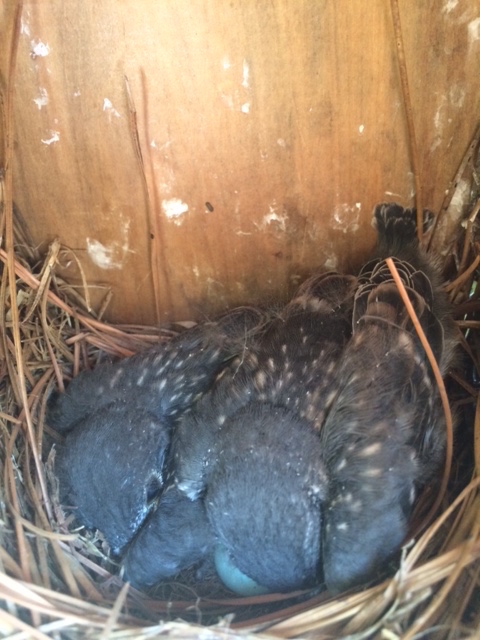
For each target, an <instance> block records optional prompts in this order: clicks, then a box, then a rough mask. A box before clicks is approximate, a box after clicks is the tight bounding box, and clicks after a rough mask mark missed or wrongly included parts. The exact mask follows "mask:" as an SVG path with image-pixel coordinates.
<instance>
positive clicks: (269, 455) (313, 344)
mask: <svg viewBox="0 0 480 640" xmlns="http://www.w3.org/2000/svg"><path fill="white" fill-rule="evenodd" d="M355 287H356V278H355V277H353V276H341V275H338V274H334V273H328V274H324V275H321V276H316V277H314V278H312V279H310V280H308V281H307V282H306V283H305V284H304V285H303V286H302V287H301V288H300V290H299V291H298V292H297V294H296V296H295V297H294V299H293V300H292V301H291V302H290V303H289V304H288V305H287V307H286V308H285V309H284V311H283V312H282V313H280V314H279V315H278V317H276V318H275V319H274V320H272V322H271V323H270V324H269V325H268V326H267V327H266V329H265V331H264V332H262V333H260V334H259V335H257V336H255V339H254V340H252V341H251V342H249V343H248V344H246V345H245V346H246V348H245V349H244V351H243V352H242V353H241V354H240V355H238V356H237V357H236V358H235V359H233V360H232V362H231V363H230V364H229V366H228V367H226V368H225V369H224V370H223V371H222V373H221V374H220V376H219V377H218V378H217V380H216V382H215V384H214V386H213V388H212V390H211V391H210V392H209V393H207V394H205V395H204V396H203V397H202V398H201V399H200V400H199V402H198V403H197V404H196V406H195V410H194V411H193V412H191V413H190V414H188V415H184V416H182V418H181V421H180V423H179V426H178V428H177V430H176V431H175V434H174V439H173V445H172V446H173V457H172V462H173V469H174V475H175V480H176V485H177V490H178V491H179V492H180V493H181V494H183V495H184V496H186V497H187V498H188V499H190V500H191V501H193V502H192V504H198V505H201V508H202V509H204V514H205V515H204V516H202V521H203V522H205V521H207V522H208V523H209V524H210V526H211V530H212V538H213V536H214V539H215V541H216V547H215V550H214V556H215V559H216V562H217V569H218V570H219V573H220V575H221V577H222V578H223V579H224V581H225V582H226V583H227V584H229V585H230V586H232V587H233V588H234V590H236V591H240V592H242V593H248V594H249V593H257V592H258V587H257V585H256V584H255V583H258V584H259V585H261V587H263V588H266V589H268V590H271V591H276V590H284V591H287V590H291V589H295V588H297V587H298V586H299V585H303V584H304V583H312V582H314V581H315V580H316V579H317V571H318V558H319V554H320V549H321V522H322V513H321V505H322V502H323V500H325V499H326V497H327V490H328V486H327V477H326V473H325V468H324V463H323V461H322V455H321V443H320V439H319V437H318V433H317V432H318V431H319V430H320V428H321V425H322V423H323V421H324V419H325V416H326V414H327V413H328V411H329V408H330V402H331V399H332V397H333V395H332V394H333V387H332V385H333V383H334V369H335V362H336V360H338V358H339V357H340V354H341V352H342V350H343V348H344V345H345V343H346V342H347V340H348V338H349V336H350V333H351V307H352V302H353V293H354V291H355ZM198 508H200V507H198ZM169 517H170V518H172V520H173V521H174V522H175V520H176V518H178V514H177V513H175V512H172V513H171V514H170V515H169ZM165 518H166V515H165V514H162V516H160V515H158V514H157V512H155V513H154V514H152V516H151V517H150V521H153V520H155V521H156V522H157V526H153V525H152V526H149V528H148V529H147V528H144V529H143V530H142V532H141V533H140V534H139V536H138V537H137V538H136V539H135V540H134V541H133V543H132V545H131V546H130V547H129V549H128V552H127V556H126V567H127V575H128V577H129V579H130V580H132V582H133V583H134V584H136V585H137V586H145V585H150V584H154V583H155V582H157V581H160V580H162V579H163V578H165V577H168V575H170V565H169V563H168V561H167V560H166V558H165V556H166V555H169V554H170V548H171V547H172V544H174V543H173V542H172V540H171V538H170V537H168V536H167V535H163V534H160V533H159V532H160V531H162V532H163V531H165V532H167V531H168V530H169V528H171V527H169V526H168V525H167V524H166V520H165ZM149 525H150V522H149ZM202 526H203V525H202ZM211 547H212V544H211V543H210V545H203V547H202V548H203V549H204V550H205V552H206V553H211ZM184 551H185V553H184V554H183V555H182V553H181V552H182V542H181V541H180V544H179V546H178V547H177V552H178V555H177V566H178V568H185V567H187V566H189V564H191V562H192V560H191V558H190V547H189V546H188V545H187V546H186V547H185V549H184ZM142 556H143V557H144V558H148V559H149V562H148V564H147V563H146V562H145V561H144V562H143V563H141V562H139V558H141V557H142ZM192 559H195V560H198V559H199V558H198V554H197V555H195V557H194V558H192ZM166 568H167V570H168V572H169V573H168V574H167V572H166ZM242 574H244V575H242ZM232 575H235V576H237V577H236V578H234V579H233V583H232V579H231V577H232ZM237 578H238V579H237ZM245 578H247V585H246V586H245ZM248 578H249V579H250V582H248Z"/></svg>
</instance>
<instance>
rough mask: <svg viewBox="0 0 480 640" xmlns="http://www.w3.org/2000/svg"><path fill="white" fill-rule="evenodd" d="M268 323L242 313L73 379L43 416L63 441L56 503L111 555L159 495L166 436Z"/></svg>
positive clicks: (258, 314) (245, 310) (251, 311)
mask: <svg viewBox="0 0 480 640" xmlns="http://www.w3.org/2000/svg"><path fill="white" fill-rule="evenodd" d="M263 321H264V314H263V313H262V312H261V311H259V310H256V309H250V308H240V309H236V310H234V311H232V312H229V313H228V314H225V315H224V316H222V317H221V318H219V319H218V320H217V321H216V322H213V323H206V324H203V325H198V326H197V327H194V328H193V329H190V330H188V331H185V332H184V333H182V334H181V335H179V336H178V337H176V338H174V339H173V340H171V341H169V342H167V343H164V344H160V345H158V346H155V347H153V348H151V349H149V350H147V351H145V352H142V353H139V354H137V355H135V356H132V357H131V358H126V359H124V360H120V361H118V362H116V363H114V364H110V363H108V364H101V365H99V366H98V367H97V368H96V369H94V370H93V371H89V372H84V373H82V374H80V375H79V376H77V377H76V378H75V379H74V380H72V382H71V383H70V385H69V386H68V388H67V391H66V392H65V393H64V394H60V395H57V396H56V397H55V398H54V399H53V401H52V403H51V406H50V410H49V413H48V416H47V420H48V422H49V424H50V425H51V426H52V427H54V428H56V429H57V430H58V431H60V432H63V433H65V434H66V437H65V442H64V444H62V445H58V446H57V452H56V461H55V468H56V472H57V474H58V477H59V486H60V497H61V500H62V503H63V504H65V505H66V506H71V507H73V508H74V509H75V513H76V516H77V520H78V521H79V522H81V523H82V524H84V525H85V526H87V527H92V528H93V527H94V528H98V529H100V530H101V531H102V533H103V534H104V536H105V538H106V540H107V541H108V543H109V544H110V546H111V548H112V550H113V551H114V553H120V552H121V551H122V550H123V549H124V547H125V546H126V545H127V543H128V542H129V541H130V540H131V539H132V537H133V536H134V535H135V533H136V532H137V530H138V528H139V527H140V525H141V524H142V522H143V521H144V519H145V517H146V516H147V514H148V513H149V511H150V510H151V508H152V507H153V506H154V503H155V502H156V500H158V497H159V495H160V494H161V491H162V489H163V486H164V483H165V479H166V470H165V461H166V458H167V454H168V451H169V447H170V440H171V434H172V429H173V428H174V426H175V424H176V420H177V418H178V416H179V415H181V414H182V413H184V412H186V411H189V410H190V408H191V407H192V405H193V404H194V403H195V401H196V400H197V399H198V398H199V397H200V396H201V395H202V393H204V392H205V391H207V390H208V388H209V387H210V386H211V384H212V382H213V380H214V379H215V377H216V376H217V375H218V374H219V372H220V371H221V370H222V369H223V368H224V367H225V366H226V363H227V362H228V361H229V360H230V359H231V358H232V357H234V356H235V355H236V354H237V353H238V352H239V351H241V349H242V348H243V344H244V342H245V340H246V339H247V337H248V336H249V335H251V334H254V333H255V331H256V329H257V327H258V326H259V325H261V323H262V322H263Z"/></svg>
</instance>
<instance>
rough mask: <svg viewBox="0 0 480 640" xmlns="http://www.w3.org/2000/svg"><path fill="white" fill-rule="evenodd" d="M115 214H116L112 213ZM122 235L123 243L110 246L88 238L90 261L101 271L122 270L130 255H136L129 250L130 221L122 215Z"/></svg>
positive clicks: (112, 243) (116, 242)
mask: <svg viewBox="0 0 480 640" xmlns="http://www.w3.org/2000/svg"><path fill="white" fill-rule="evenodd" d="M112 213H114V212H112ZM119 218H120V222H121V224H120V227H119V228H120V234H121V241H120V242H118V241H116V240H115V241H113V242H111V243H110V244H108V245H104V244H102V243H101V242H100V241H99V240H95V239H93V238H87V239H86V244H87V253H88V255H89V256H90V259H91V260H92V262H93V263H94V264H96V265H97V267H100V269H106V270H109V269H121V268H122V267H123V265H124V262H125V259H126V257H127V254H128V253H134V251H132V250H130V249H129V242H128V236H129V231H130V220H122V218H123V216H122V214H121V213H120V214H119Z"/></svg>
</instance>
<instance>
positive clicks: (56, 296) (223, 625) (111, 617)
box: [0, 134, 480, 640]
mask: <svg viewBox="0 0 480 640" xmlns="http://www.w3.org/2000/svg"><path fill="white" fill-rule="evenodd" d="M478 140H479V135H478V134H476V136H475V138H474V140H473V142H472V145H471V146H470V149H469V152H468V154H467V156H466V160H464V162H463V163H462V165H461V167H460V169H459V173H458V174H457V176H456V178H455V180H454V181H453V184H452V185H451V188H450V190H449V196H448V198H447V201H446V202H445V204H444V207H443V208H442V209H443V210H442V213H443V216H439V219H440V225H438V226H437V228H436V233H437V236H436V238H435V237H434V238H433V242H436V244H437V249H438V248H440V249H442V248H443V250H444V251H443V253H444V254H448V255H449V258H448V260H446V265H445V268H446V273H447V277H448V280H447V285H446V289H447V291H448V292H449V294H450V296H451V299H452V301H453V304H454V309H455V318H456V321H457V324H458V327H459V330H460V331H461V332H462V335H463V341H462V346H463V352H464V357H463V358H462V360H461V366H460V367H459V369H458V371H456V372H455V373H453V374H452V376H451V378H450V379H449V380H448V381H447V382H448V386H449V391H450V403H451V406H452V410H453V412H454V413H455V414H456V415H457V416H458V420H457V422H458V427H457V436H456V440H455V443H454V449H453V463H452V466H451V471H450V476H449V478H450V479H449V482H448V486H447V487H446V491H445V493H444V495H443V499H442V502H441V504H440V505H439V508H438V510H437V512H436V513H435V514H433V515H434V518H430V520H431V521H430V522H429V523H428V526H425V522H424V523H423V526H422V527H420V529H419V533H418V535H417V536H416V537H415V538H414V540H413V541H412V542H411V543H410V544H409V545H408V546H407V548H405V549H404V550H403V555H402V558H401V562H400V565H398V564H397V565H396V567H395V568H394V570H393V571H392V577H390V578H389V579H387V580H385V581H383V582H382V583H380V584H375V585H373V586H368V585H367V586H365V587H364V588H362V589H361V590H356V591H352V592H349V593H345V594H342V595H340V596H339V597H336V598H332V597H331V596H330V595H329V594H328V593H327V592H325V591H324V590H322V588H321V587H319V588H318V589H316V590H313V591H309V592H302V593H295V594H289V595H270V596H258V597H251V598H238V597H235V598H234V597H229V595H228V594H227V593H226V592H223V593H218V592H217V593H215V592H214V591H210V590H209V585H208V583H207V584H204V585H203V586H201V587H199V586H198V585H197V584H196V583H195V581H194V580H192V581H191V583H190V584H189V583H188V581H187V583H179V582H175V581H172V582H169V583H166V584H164V585H160V587H158V588H156V590H155V592H152V593H150V594H145V593H140V592H138V591H136V590H135V589H133V588H132V587H131V586H130V585H128V584H125V583H123V581H122V579H121V577H120V572H119V566H118V565H117V563H116V562H115V561H114V560H113V559H112V558H111V557H110V556H109V553H108V548H107V546H106V544H105V542H104V541H103V540H102V537H101V534H99V533H95V532H94V533H88V532H87V533H86V532H85V531H84V530H83V529H80V530H78V531H75V530H73V531H72V521H71V517H70V519H66V517H65V514H64V512H63V511H62V509H61V507H60V505H59V502H58V492H57V487H56V483H55V477H54V475H53V474H52V472H51V459H49V457H48V451H47V450H43V447H45V444H44V443H45V442H46V441H48V440H49V439H50V440H51V439H52V438H53V439H54V438H58V437H59V436H58V435H56V434H55V433H53V432H52V431H51V430H49V428H48V425H46V424H45V409H46V403H47V398H48V395H49V393H50V391H51V389H52V387H53V386H58V387H60V389H62V388H63V385H64V383H65V381H68V379H70V378H71V377H72V376H74V375H76V374H77V373H78V372H79V371H80V370H82V369H84V368H87V367H93V366H95V364H96V362H98V361H99V360H100V359H102V358H104V357H105V356H107V357H112V356H114V357H124V356H127V355H131V354H132V353H135V352H137V351H139V350H141V349H143V348H146V347H148V346H150V345H151V344H152V343H156V342H158V341H162V340H169V339H170V338H171V336H172V335H174V334H175V333H176V332H177V331H179V330H181V327H179V326H172V327H169V328H165V329H162V330H158V329H155V328H152V327H140V326H119V325H112V324H108V323H105V322H102V320H101V315H102V311H101V310H100V312H98V313H95V312H94V311H93V310H91V309H90V302H89V296H88V286H87V284H86V283H85V282H84V283H83V286H81V287H73V286H70V285H68V284H67V283H65V282H64V281H62V279H61V278H60V277H59V276H58V275H57V274H56V273H55V265H56V264H57V263H59V262H61V261H62V260H64V258H65V255H66V254H65V250H64V249H62V247H61V246H60V245H59V244H58V243H57V242H54V243H53V244H52V245H51V247H50V250H49V252H48V255H47V256H46V257H45V256H44V257H43V258H41V257H40V256H39V255H37V253H36V251H34V250H33V249H32V248H31V247H30V245H29V243H28V241H27V240H26V238H25V236H24V235H23V234H22V230H21V228H20V227H18V226H17V228H16V229H13V230H12V237H15V239H16V242H15V245H13V243H12V246H11V248H10V249H9V250H8V251H7V252H5V251H3V250H0V258H1V260H2V262H3V268H2V277H1V288H0V291H1V294H0V295H1V300H2V304H1V308H2V313H1V316H0V317H1V319H0V323H1V334H2V341H1V343H0V348H1V349H2V350H3V354H2V356H3V357H2V361H1V378H0V397H1V407H0V408H1V412H0V427H1V437H0V465H1V473H2V478H3V482H2V483H1V488H0V498H1V499H0V517H1V528H0V536H1V545H0V598H2V601H3V606H2V609H1V610H0V625H1V626H0V632H1V633H2V634H3V635H4V636H8V637H9V638H15V639H16V640H19V639H20V638H39V639H40V638H42V639H45V638H78V637H81V638H88V637H95V638H107V637H108V638H147V637H148V638H152V637H157V636H160V635H162V636H164V635H168V636H175V637H184V638H194V637H198V635H199V633H202V632H203V633H208V636H209V637H212V638H224V637H237V636H242V637H245V636H255V637H258V638H293V637H297V636H302V637H308V636H314V637H316V638H340V637H345V636H348V637H354V638H367V637H379V638H386V639H387V640H393V639H394V638H404V639H410V638H414V637H415V638H419V637H435V638H466V637H471V635H472V634H474V633H475V632H476V630H477V629H478V628H479V627H480V508H479V507H480V495H479V487H480V395H479V391H478V389H479V384H480V373H479V372H480V369H479V362H480V359H479V356H480V332H479V328H480V320H479V319H477V318H479V313H480V282H479V281H480V270H479V265H480V252H479V248H478V242H477V235H478V234H477V214H478V211H479V209H480V201H479V199H478V192H477V188H476V186H475V180H474V179H473V178H474V177H475V164H476V160H477V151H478ZM466 173H468V175H469V177H470V181H471V184H472V189H471V193H470V197H469V200H468V202H464V203H463V205H462V210H461V216H460V217H459V216H458V215H457V217H456V218H455V216H454V215H453V214H454V213H456V214H458V212H459V210H458V206H457V205H458V202H456V208H455V211H454V210H453V208H452V206H451V205H452V201H453V196H454V195H455V184H456V183H458V182H459V181H460V179H462V180H465V175H466ZM465 214H466V215H465ZM7 216H8V211H7ZM459 218H461V220H462V221H463V222H462V223H460V222H459ZM10 222H11V223H13V222H14V217H13V218H12V219H11V221H10ZM452 230H454V231H455V238H456V239H455V242H454V244H453V246H452V244H451V243H450V244H449V245H447V241H446V239H447V238H453V235H452ZM7 232H8V218H7ZM438 238H440V240H438ZM13 246H15V248H13ZM199 588H201V589H202V590H203V591H202V592H200V591H198V589H199ZM206 627H208V631H207V628H206Z"/></svg>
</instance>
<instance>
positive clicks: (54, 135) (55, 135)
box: [41, 129, 60, 145]
mask: <svg viewBox="0 0 480 640" xmlns="http://www.w3.org/2000/svg"><path fill="white" fill-rule="evenodd" d="M48 133H49V136H50V138H45V139H44V138H42V140H41V142H43V144H47V145H51V144H53V143H54V142H58V141H59V140H60V131H53V130H52V129H50V131H49V132H48Z"/></svg>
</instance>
